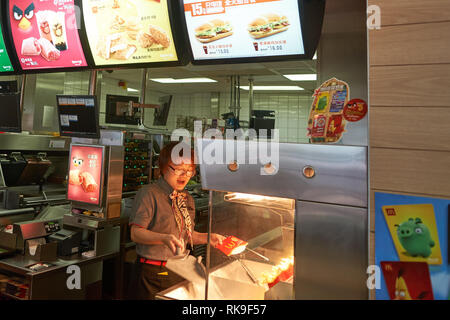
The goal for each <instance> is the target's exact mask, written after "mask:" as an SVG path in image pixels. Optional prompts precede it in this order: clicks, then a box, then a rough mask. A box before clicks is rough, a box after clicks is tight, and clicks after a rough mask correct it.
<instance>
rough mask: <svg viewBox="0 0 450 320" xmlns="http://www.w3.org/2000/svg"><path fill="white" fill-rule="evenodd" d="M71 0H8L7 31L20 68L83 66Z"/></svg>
mask: <svg viewBox="0 0 450 320" xmlns="http://www.w3.org/2000/svg"><path fill="white" fill-rule="evenodd" d="M75 10H76V7H75V5H74V0H39V1H37V0H34V1H32V0H10V1H9V18H10V23H11V32H12V36H13V40H14V46H15V48H16V52H17V56H18V58H19V61H20V65H21V67H22V69H24V70H34V69H50V68H51V69H56V68H70V67H85V66H87V63H86V59H85V56H84V53H83V49H82V47H81V42H80V38H79V36H78V28H77V19H76V15H75Z"/></svg>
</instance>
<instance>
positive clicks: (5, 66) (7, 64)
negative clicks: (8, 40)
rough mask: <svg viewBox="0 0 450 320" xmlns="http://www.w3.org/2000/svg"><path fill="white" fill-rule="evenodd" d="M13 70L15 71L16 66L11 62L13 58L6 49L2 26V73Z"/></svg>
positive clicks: (0, 67)
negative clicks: (10, 57)
mask: <svg viewBox="0 0 450 320" xmlns="http://www.w3.org/2000/svg"><path fill="white" fill-rule="evenodd" d="M12 71H14V68H13V66H12V64H11V59H9V56H8V52H7V51H6V47H5V40H4V38H3V33H2V26H0V73H1V72H12Z"/></svg>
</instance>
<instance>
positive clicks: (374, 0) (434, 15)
mask: <svg viewBox="0 0 450 320" xmlns="http://www.w3.org/2000/svg"><path fill="white" fill-rule="evenodd" d="M369 5H378V6H380V8H381V17H382V18H381V24H382V26H389V25H396V24H410V23H426V22H436V21H449V20H450V1H448V0H369Z"/></svg>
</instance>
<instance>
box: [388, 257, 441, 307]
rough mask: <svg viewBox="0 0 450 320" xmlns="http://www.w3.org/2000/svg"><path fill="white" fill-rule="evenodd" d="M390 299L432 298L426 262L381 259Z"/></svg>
mask: <svg viewBox="0 0 450 320" xmlns="http://www.w3.org/2000/svg"><path fill="white" fill-rule="evenodd" d="M381 268H382V270H383V275H384V279H385V281H386V286H387V289H388V291H389V297H390V298H391V300H433V299H434V298H433V289H432V286H431V280H430V272H429V270H428V264H427V263H426V262H399V261H381Z"/></svg>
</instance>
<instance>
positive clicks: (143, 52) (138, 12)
mask: <svg viewBox="0 0 450 320" xmlns="http://www.w3.org/2000/svg"><path fill="white" fill-rule="evenodd" d="M83 15H84V23H85V26H86V32H87V37H88V40H89V46H90V48H91V52H92V56H93V58H94V61H95V65H96V66H108V65H127V64H136V63H154V62H170V61H177V60H178V56H177V52H176V48H175V44H174V40H173V36H172V29H171V25H170V19H169V9H168V4H167V0H120V1H119V0H85V1H83Z"/></svg>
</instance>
